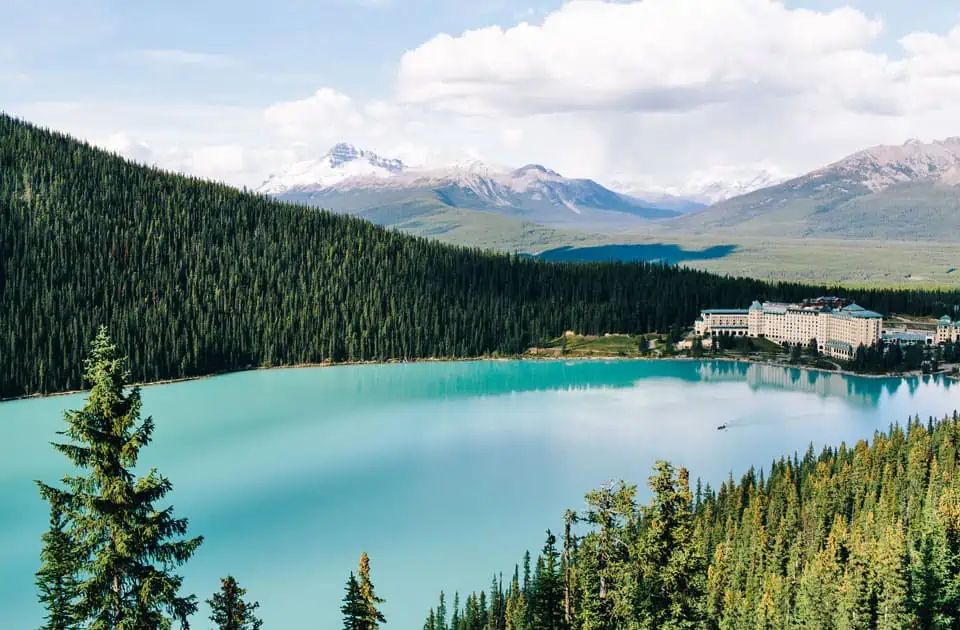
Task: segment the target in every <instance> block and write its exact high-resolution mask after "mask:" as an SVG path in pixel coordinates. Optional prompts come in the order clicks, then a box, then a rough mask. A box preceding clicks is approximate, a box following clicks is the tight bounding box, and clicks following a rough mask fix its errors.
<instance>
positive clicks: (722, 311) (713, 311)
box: [700, 308, 750, 315]
mask: <svg viewBox="0 0 960 630" xmlns="http://www.w3.org/2000/svg"><path fill="white" fill-rule="evenodd" d="M700 312H701V313H706V314H707V315H746V314H747V313H749V312H750V311H748V310H747V309H745V308H705V309H703V310H702V311H700Z"/></svg>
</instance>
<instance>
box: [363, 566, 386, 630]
mask: <svg viewBox="0 0 960 630" xmlns="http://www.w3.org/2000/svg"><path fill="white" fill-rule="evenodd" d="M359 575H360V595H361V597H362V598H363V603H364V606H365V607H366V611H367V612H366V623H367V625H366V626H365V627H366V628H367V630H376V629H377V628H379V627H380V624H381V623H386V622H387V619H386V617H384V616H383V613H382V612H380V609H379V608H378V606H379V605H380V604H382V603H384V602H385V601H386V600H384V599H382V598H380V597H377V594H376V593H375V592H374V590H373V582H371V581H370V558H369V556H367V552H366V551H364V552H362V553H361V554H360V570H359Z"/></svg>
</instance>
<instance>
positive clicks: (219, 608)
mask: <svg viewBox="0 0 960 630" xmlns="http://www.w3.org/2000/svg"><path fill="white" fill-rule="evenodd" d="M246 594H247V589H245V588H243V587H241V586H240V585H239V584H237V581H236V580H235V579H234V578H233V576H231V575H228V576H227V577H225V578H222V579H221V580H220V592H219V593H214V595H213V597H211V598H210V599H208V600H207V604H208V605H209V606H210V621H212V622H213V623H215V624H217V628H218V629H219V630H260V628H261V627H262V626H263V621H261V620H260V619H258V618H257V617H256V615H255V614H254V611H255V610H256V609H257V608H259V607H260V603H259V602H253V603H250V602H246V601H244V599H243V598H244V596H245V595H246Z"/></svg>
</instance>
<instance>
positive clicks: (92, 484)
mask: <svg viewBox="0 0 960 630" xmlns="http://www.w3.org/2000/svg"><path fill="white" fill-rule="evenodd" d="M84 368H85V369H84V378H85V380H86V381H87V382H88V383H89V384H90V387H91V389H90V392H89V394H88V396H87V401H86V404H85V405H84V406H83V408H82V409H79V410H75V411H68V412H67V413H66V414H65V419H66V423H67V428H66V430H65V431H63V432H62V433H61V435H64V436H66V437H67V438H68V439H69V442H67V443H60V444H55V445H54V446H55V448H56V449H57V450H59V451H60V452H61V453H63V454H64V455H66V456H67V458H68V459H69V460H70V461H71V462H72V463H73V464H74V465H76V466H77V467H78V468H80V469H81V470H82V471H84V472H85V473H86V474H83V475H73V476H68V477H66V478H64V480H63V483H64V486H65V487H64V488H56V487H53V486H49V485H46V484H44V483H39V486H40V492H41V495H42V496H43V497H44V498H45V499H46V500H47V501H49V502H50V504H51V505H55V506H62V507H63V509H64V514H63V515H64V518H65V522H66V524H67V526H66V529H65V530H64V531H65V534H66V536H67V538H68V539H69V540H70V541H71V543H72V545H73V546H74V552H75V554H76V557H77V558H78V561H79V562H81V566H80V569H79V571H78V573H77V592H78V596H77V600H76V606H75V608H74V610H75V613H76V619H77V621H78V622H79V623H80V625H81V626H82V627H84V628H88V629H89V630H153V629H166V628H169V627H171V624H172V623H173V622H179V624H180V625H181V626H182V627H184V628H186V627H188V621H187V618H188V617H189V616H190V615H191V614H193V613H194V612H195V611H196V609H197V601H196V597H195V596H193V595H181V594H180V587H181V584H182V578H181V577H180V576H178V575H175V574H174V573H173V569H174V568H175V567H178V566H180V565H182V564H183V563H185V562H186V561H187V560H188V559H189V558H190V557H191V556H192V555H193V553H194V552H195V551H196V549H197V547H199V545H200V543H201V542H202V538H199V537H197V538H190V539H183V538H181V537H182V536H183V535H184V534H186V531H187V520H186V519H182V518H176V517H175V516H174V513H173V508H172V507H158V506H157V505H156V503H157V502H158V501H161V500H162V499H163V498H164V497H165V496H166V495H167V493H169V492H170V490H171V489H172V485H171V484H170V482H169V481H168V480H167V479H166V478H164V477H162V476H161V475H160V474H159V473H158V472H157V471H156V470H150V471H149V472H148V473H147V474H146V475H143V476H140V477H137V476H136V475H135V474H134V473H133V471H132V469H133V468H134V467H135V466H136V464H137V459H138V457H139V455H140V450H141V449H142V448H143V447H144V446H146V445H148V444H149V443H150V441H151V438H152V434H153V428H154V424H153V419H152V418H150V417H147V418H145V419H143V420H141V418H140V408H141V401H140V389H139V388H137V387H134V388H132V389H130V390H129V391H127V385H128V380H129V371H128V368H127V361H126V358H125V357H123V356H121V355H120V354H119V352H118V351H117V348H116V346H115V345H114V344H113V343H112V342H111V340H110V338H109V336H108V335H107V331H106V329H105V328H101V329H100V331H99V333H98V334H97V337H96V339H95V340H94V341H93V344H92V348H91V351H90V356H89V358H88V359H87V361H86V363H85V365H84Z"/></svg>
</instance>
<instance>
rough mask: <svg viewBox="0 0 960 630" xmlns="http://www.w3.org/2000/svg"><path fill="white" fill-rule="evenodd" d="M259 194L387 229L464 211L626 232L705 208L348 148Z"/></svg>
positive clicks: (576, 182) (533, 171) (543, 173)
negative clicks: (362, 218) (357, 217)
mask: <svg viewBox="0 0 960 630" xmlns="http://www.w3.org/2000/svg"><path fill="white" fill-rule="evenodd" d="M257 191H258V192H260V193H264V194H269V195H272V196H275V197H278V198H280V199H283V200H286V201H292V202H296V203H301V204H306V205H312V206H318V207H324V208H330V209H333V210H336V211H340V212H347V213H351V214H357V215H360V216H365V217H367V218H370V219H372V220H374V221H375V222H378V223H387V224H395V223H396V222H397V221H401V220H404V219H407V220H408V219H410V217H411V216H416V217H423V216H425V215H432V214H436V213H437V212H441V211H444V210H449V209H463V210H469V211H475V212H485V213H492V214H496V215H499V216H501V217H506V218H508V219H512V220H516V221H520V222H523V223H529V224H536V225H540V226H546V227H551V228H567V229H619V228H624V227H631V226H636V225H639V224H642V223H646V222H650V221H661V220H668V219H674V218H677V217H680V216H682V215H684V214H686V213H689V212H694V211H697V210H700V209H702V208H704V207H705V204H702V203H699V202H697V201H693V200H690V199H684V198H681V197H676V196H672V195H664V194H657V195H655V196H654V197H653V198H649V199H644V198H640V197H638V196H634V195H629V194H624V193H621V192H616V191H614V190H611V189H610V188H607V187H605V186H603V185H601V184H598V183H597V182H595V181H593V180H591V179H572V178H567V177H564V176H562V175H560V174H559V173H557V172H556V171H553V170H551V169H549V168H547V167H545V166H542V165H540V164H527V165H526V166H522V167H520V168H507V167H502V166H494V165H490V164H485V163H483V162H480V161H464V162H458V163H455V164H452V165H449V166H444V167H437V168H424V167H410V166H407V165H405V164H404V163H403V162H401V161H400V160H395V159H387V158H383V157H381V156H379V155H377V154H376V153H373V152H371V151H366V150H363V149H360V148H357V147H354V146H352V145H349V144H345V143H341V144H337V145H336V146H334V147H333V148H332V149H330V151H328V152H327V153H326V154H325V155H323V156H322V157H321V158H319V159H317V160H308V161H303V162H299V163H296V164H294V165H292V166H291V167H290V168H289V169H287V170H285V171H283V172H282V173H279V174H276V175H272V176H270V177H269V178H268V179H267V180H266V181H265V182H264V183H263V184H262V185H261V186H260V187H259V188H258V189H257Z"/></svg>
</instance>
